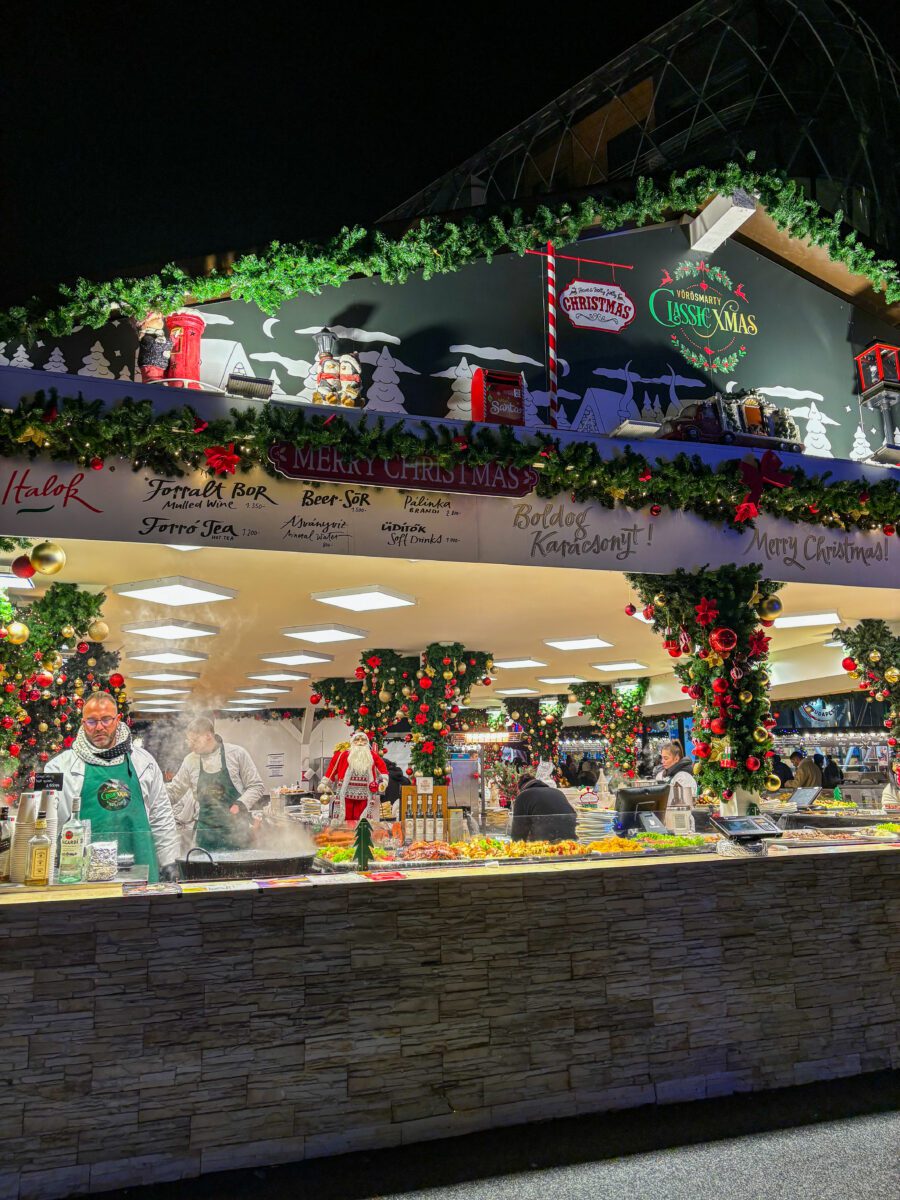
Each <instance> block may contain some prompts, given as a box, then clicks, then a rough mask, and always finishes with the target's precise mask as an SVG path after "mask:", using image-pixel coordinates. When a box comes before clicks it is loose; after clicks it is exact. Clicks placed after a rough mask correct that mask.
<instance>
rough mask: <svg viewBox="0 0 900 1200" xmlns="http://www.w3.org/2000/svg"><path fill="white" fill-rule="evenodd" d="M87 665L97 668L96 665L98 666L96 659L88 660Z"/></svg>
mask: <svg viewBox="0 0 900 1200" xmlns="http://www.w3.org/2000/svg"><path fill="white" fill-rule="evenodd" d="M87 665H88V666H89V667H96V665H97V660H96V658H89V659H88V660H87Z"/></svg>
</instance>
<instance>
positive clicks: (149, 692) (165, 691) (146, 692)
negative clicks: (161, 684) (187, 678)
mask: <svg viewBox="0 0 900 1200" xmlns="http://www.w3.org/2000/svg"><path fill="white" fill-rule="evenodd" d="M134 695H135V696H187V695H190V693H189V692H188V690H187V688H139V689H138V690H137V691H135V692H134Z"/></svg>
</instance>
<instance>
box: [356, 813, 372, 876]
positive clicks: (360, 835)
mask: <svg viewBox="0 0 900 1200" xmlns="http://www.w3.org/2000/svg"><path fill="white" fill-rule="evenodd" d="M374 857H375V843H374V841H373V840H372V826H371V825H370V824H369V822H368V820H367V819H366V817H360V818H359V820H358V821H357V822H356V833H355V835H354V837H353V859H354V861H355V863H356V866H357V868H358V869H359V870H360V871H368V869H369V863H370V862H371V861H372V859H373V858H374Z"/></svg>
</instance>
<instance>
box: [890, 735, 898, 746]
mask: <svg viewBox="0 0 900 1200" xmlns="http://www.w3.org/2000/svg"><path fill="white" fill-rule="evenodd" d="M888 745H889V746H896V745H897V739H896V738H895V737H889V738H888Z"/></svg>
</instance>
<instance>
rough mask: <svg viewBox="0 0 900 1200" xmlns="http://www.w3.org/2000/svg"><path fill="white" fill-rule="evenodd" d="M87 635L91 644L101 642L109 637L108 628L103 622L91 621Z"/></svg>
mask: <svg viewBox="0 0 900 1200" xmlns="http://www.w3.org/2000/svg"><path fill="white" fill-rule="evenodd" d="M87 633H88V637H89V638H90V639H91V641H92V642H103V641H105V640H106V639H107V638H108V637H109V626H108V625H107V623H106V622H105V621H92V622H91V623H90V625H88V631H87Z"/></svg>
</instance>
